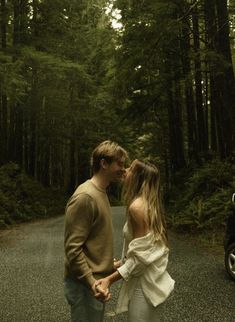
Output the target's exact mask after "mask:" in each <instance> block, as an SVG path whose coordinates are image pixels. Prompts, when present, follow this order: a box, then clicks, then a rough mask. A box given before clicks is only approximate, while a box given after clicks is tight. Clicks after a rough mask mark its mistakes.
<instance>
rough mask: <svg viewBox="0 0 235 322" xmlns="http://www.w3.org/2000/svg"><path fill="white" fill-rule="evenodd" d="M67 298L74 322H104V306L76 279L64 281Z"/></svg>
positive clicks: (68, 278)
mask: <svg viewBox="0 0 235 322" xmlns="http://www.w3.org/2000/svg"><path fill="white" fill-rule="evenodd" d="M64 292H65V297H66V299H67V301H68V303H69V305H70V307H71V321H72V322H102V321H103V319H104V304H103V303H101V302H100V301H98V300H97V299H96V298H95V297H94V295H93V293H92V290H90V289H89V288H88V287H87V286H85V285H84V284H83V283H81V282H80V281H79V280H77V279H75V278H70V277H67V278H65V280H64Z"/></svg>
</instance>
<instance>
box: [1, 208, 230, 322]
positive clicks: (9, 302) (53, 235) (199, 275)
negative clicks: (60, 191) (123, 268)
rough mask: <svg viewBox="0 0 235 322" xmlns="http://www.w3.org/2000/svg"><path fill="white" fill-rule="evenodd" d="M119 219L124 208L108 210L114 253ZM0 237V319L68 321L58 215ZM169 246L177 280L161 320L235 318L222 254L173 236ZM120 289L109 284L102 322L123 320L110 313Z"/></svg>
mask: <svg viewBox="0 0 235 322" xmlns="http://www.w3.org/2000/svg"><path fill="white" fill-rule="evenodd" d="M124 221H125V211H124V208H123V207H115V208H113V222H114V227H115V229H114V231H115V256H116V257H119V256H120V254H121V248H122V226H123V223H124ZM0 237H1V238H0V321H1V322H33V321H37V322H66V321H69V308H68V305H67V303H66V301H65V299H64V295H63V217H57V218H51V219H47V220H40V221H38V222H34V223H27V224H22V225H19V226H17V227H14V228H13V229H10V230H7V231H4V232H2V233H1V234H0ZM170 244H171V253H170V258H169V266H168V267H169V269H168V271H169V273H170V274H171V275H172V277H173V278H174V279H175V281H176V284H175V291H174V295H173V297H172V298H171V299H170V300H169V301H168V305H167V306H166V310H165V312H164V314H163V316H162V317H161V318H162V321H164V322H170V321H174V322H183V321H188V322H199V321H200V322H201V321H205V322H210V321H211V322H212V321H213V322H214V321H218V322H226V321H228V322H232V321H235V283H234V282H232V281H230V280H229V279H228V277H227V276H226V274H225V270H224V265H223V256H222V255H216V256H215V255H212V254H210V253H208V252H207V251H205V250H203V249H202V248H200V247H199V246H197V245H194V244H192V243H191V242H187V241H184V240H181V239H180V240H179V239H178V238H176V237H175V236H171V238H170ZM119 287H120V282H118V283H117V284H116V285H115V286H113V287H112V293H113V299H112V300H111V301H110V302H109V303H108V305H107V307H106V317H105V322H112V321H115V322H122V321H127V320H126V314H121V315H118V316H115V313H114V309H115V299H116V298H117V295H118V290H119ZM148 322H154V321H148Z"/></svg>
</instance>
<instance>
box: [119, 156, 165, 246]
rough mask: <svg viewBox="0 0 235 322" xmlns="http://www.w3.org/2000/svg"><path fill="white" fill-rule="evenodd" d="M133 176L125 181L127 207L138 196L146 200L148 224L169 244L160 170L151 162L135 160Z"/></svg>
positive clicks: (132, 168) (131, 169) (132, 166)
mask: <svg viewBox="0 0 235 322" xmlns="http://www.w3.org/2000/svg"><path fill="white" fill-rule="evenodd" d="M130 171H131V176H130V178H129V179H128V180H126V181H125V184H124V191H123V196H124V200H125V202H126V203H127V207H128V208H129V206H130V205H131V203H132V202H133V201H134V200H135V199H136V198H138V197H141V198H142V199H143V202H144V207H145V209H146V214H147V224H148V226H149V229H150V230H152V231H153V232H154V234H155V235H156V237H158V238H160V239H162V241H163V242H164V243H165V245H168V240H167V234H166V223H165V218H164V209H163V205H162V198H161V191H160V172H159V170H158V168H157V167H156V166H155V165H153V164H152V163H150V162H143V161H140V160H134V161H133V162H132V164H131V167H130Z"/></svg>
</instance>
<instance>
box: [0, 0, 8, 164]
mask: <svg viewBox="0 0 235 322" xmlns="http://www.w3.org/2000/svg"><path fill="white" fill-rule="evenodd" d="M0 14H1V49H2V51H5V50H6V47H7V29H6V25H7V14H6V0H1V13H0ZM0 146H1V156H0V164H4V163H5V162H7V96H6V94H5V93H4V92H3V91H2V88H1V86H0Z"/></svg>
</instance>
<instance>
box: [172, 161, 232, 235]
mask: <svg viewBox="0 0 235 322" xmlns="http://www.w3.org/2000/svg"><path fill="white" fill-rule="evenodd" d="M178 176H180V173H179V174H178ZM234 178H235V166H234V165H233V164H231V163H229V162H221V161H218V160H214V161H212V162H210V163H207V164H206V165H204V166H203V167H201V168H198V169H195V170H194V171H193V173H191V174H187V175H185V173H184V174H183V175H182V176H181V184H176V186H175V187H174V189H172V191H171V192H170V194H169V196H170V197H169V199H168V200H166V202H167V209H168V211H167V212H168V217H167V219H168V222H169V225H171V226H173V227H175V228H178V229H184V230H186V231H187V230H190V231H195V230H196V231H198V230H205V229H207V230H208V229H209V230H214V229H218V228H221V227H223V226H224V225H225V223H226V220H227V217H228V215H229V213H230V211H231V207H232V202H231V196H232V193H234V192H235V181H234Z"/></svg>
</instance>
